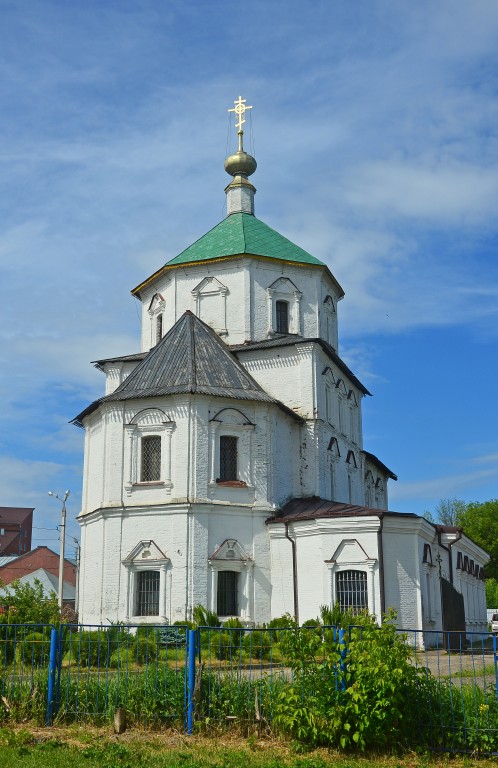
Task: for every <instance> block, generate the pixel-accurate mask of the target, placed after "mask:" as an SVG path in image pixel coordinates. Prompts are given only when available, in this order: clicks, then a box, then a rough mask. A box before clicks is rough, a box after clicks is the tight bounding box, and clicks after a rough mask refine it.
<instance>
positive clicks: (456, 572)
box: [74, 98, 488, 632]
mask: <svg viewBox="0 0 498 768" xmlns="http://www.w3.org/2000/svg"><path fill="white" fill-rule="evenodd" d="M248 108H249V107H248V106H246V105H245V102H244V100H242V99H240V98H239V100H238V101H237V102H235V109H234V110H232V111H235V112H236V115H237V116H238V123H237V128H238V150H237V151H236V152H235V153H234V154H233V155H231V156H230V157H228V158H227V160H226V161H225V170H226V171H227V173H228V174H229V175H230V177H231V180H230V183H229V184H228V186H227V187H226V189H225V192H226V197H227V215H226V218H224V219H223V221H221V222H220V223H219V224H217V225H216V226H215V227H214V228H213V229H211V230H210V231H209V232H207V234H205V235H203V236H202V237H201V238H200V239H199V240H197V241H196V242H195V243H193V244H192V245H190V246H188V247H187V248H186V249H185V250H184V251H183V252H182V253H180V254H179V255H178V256H176V257H175V258H173V259H171V260H170V261H169V262H167V263H166V264H165V265H164V266H162V267H160V268H159V269H158V270H157V271H156V272H154V274H152V275H151V276H150V277H148V278H146V279H145V280H144V281H143V282H142V283H140V285H138V286H137V287H136V288H135V289H134V290H133V291H132V293H133V295H134V296H135V297H136V299H137V300H138V301H140V303H141V306H142V339H141V351H140V352H137V353H135V354H127V355H121V356H119V357H110V358H107V359H105V360H99V361H97V362H96V366H97V367H98V368H99V369H100V370H101V371H102V372H103V373H104V374H105V377H106V385H105V395H104V396H103V397H102V398H101V399H99V400H97V401H95V402H94V403H92V404H91V405H89V406H88V407H87V408H86V409H85V410H84V411H83V412H82V413H80V414H79V415H78V416H77V417H76V418H75V419H74V423H75V424H77V425H78V426H81V427H83V428H84V430H85V461H84V478H83V501H82V510H81V513H80V515H79V517H78V520H79V524H80V526H81V566H80V573H79V606H78V608H79V620H80V622H82V623H86V624H103V623H108V622H109V621H110V622H118V621H120V622H126V623H154V624H166V623H173V622H175V621H181V620H185V619H189V618H191V616H192V610H193V608H194V606H196V605H197V604H202V605H203V606H205V607H206V608H208V609H209V610H211V611H214V612H216V613H217V614H218V616H219V617H220V618H221V620H224V619H227V618H229V617H238V618H239V619H240V620H241V621H242V622H243V623H244V624H245V625H247V626H253V625H254V624H261V623H263V622H268V621H269V620H270V619H271V618H273V617H277V616H281V615H282V614H284V613H287V612H288V613H289V614H291V615H293V616H295V617H296V618H297V620H298V621H299V622H303V621H305V620H307V619H310V618H314V617H316V616H318V615H319V612H320V606H321V605H324V604H325V605H331V604H334V603H338V604H339V605H340V606H341V607H342V608H352V609H353V610H354V611H358V610H360V609H368V610H369V611H370V612H371V613H373V614H375V615H376V616H377V617H378V619H379V620H380V619H381V616H382V614H383V613H384V612H385V611H386V610H387V609H388V608H389V607H394V608H395V609H396V610H397V612H398V623H399V625H400V626H402V627H403V628H407V629H408V628H413V629H415V628H418V629H424V630H426V631H430V630H433V631H434V632H437V631H441V630H442V629H460V630H461V629H466V631H467V632H471V631H473V632H481V631H485V630H486V628H487V623H486V604H485V593H484V581H483V568H484V566H485V564H486V563H487V561H488V556H487V554H486V553H485V552H484V551H483V550H482V549H481V548H480V547H478V546H477V545H476V544H475V543H473V542H472V541H471V540H470V539H469V538H468V537H466V536H465V534H464V533H463V531H462V530H461V529H458V528H449V527H445V526H438V525H433V524H432V523H430V522H428V521H427V520H425V519H424V518H422V517H419V516H417V515H414V514H402V513H398V512H391V511H388V482H389V480H396V476H395V474H394V473H393V472H392V471H391V470H390V469H389V468H388V467H386V466H385V464H383V462H382V461H381V460H379V459H378V458H377V457H376V456H374V455H373V454H372V453H370V452H368V451H367V450H365V449H364V448H363V440H362V410H361V409H362V398H363V397H365V396H367V395H369V394H370V393H369V392H368V390H367V389H366V387H365V386H364V385H363V384H362V383H361V382H360V381H359V380H358V378H357V377H356V376H355V375H354V373H353V372H352V371H351V370H350V369H349V368H348V366H347V365H346V364H345V363H344V362H343V360H342V359H341V357H340V355H339V345H338V318H337V313H338V306H339V302H340V301H341V299H342V298H343V296H344V292H343V290H342V288H341V286H340V284H339V283H338V281H337V280H336V278H335V277H334V275H333V274H332V273H331V271H330V269H329V268H328V266H327V265H326V264H324V263H323V262H321V261H319V260H318V259H317V258H315V257H314V256H312V255H311V254H309V253H307V252H306V251H305V250H303V249H302V248H301V247H300V246H298V245H295V244H294V243H292V242H290V241H289V240H288V239H287V238H285V237H283V236H282V235H280V234H279V233H278V232H276V231H275V230H273V229H271V228H270V227H269V226H268V225H267V224H265V223H263V221H261V220H260V219H258V218H256V216H255V214H254V195H255V192H256V190H255V187H254V186H253V184H252V182H251V181H250V176H251V175H252V174H253V173H254V171H255V170H256V161H255V159H254V158H253V157H252V156H251V155H250V154H248V153H246V152H245V151H244V149H243V129H242V125H243V123H244V122H245V120H244V113H245V110H246V109H248ZM192 215H195V211H193V212H192Z"/></svg>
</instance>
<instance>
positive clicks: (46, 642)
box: [15, 632, 50, 667]
mask: <svg viewBox="0 0 498 768" xmlns="http://www.w3.org/2000/svg"><path fill="white" fill-rule="evenodd" d="M49 656H50V637H47V635H46V634H44V633H43V632H30V633H29V634H27V635H25V636H24V638H23V639H22V641H20V642H18V643H17V645H16V653H15V659H16V662H17V663H18V664H23V665H25V666H28V667H29V666H32V667H41V666H45V665H47V664H48V661H49Z"/></svg>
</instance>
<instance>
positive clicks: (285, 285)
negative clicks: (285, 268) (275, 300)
mask: <svg viewBox="0 0 498 768" xmlns="http://www.w3.org/2000/svg"><path fill="white" fill-rule="evenodd" d="M267 290H268V291H276V292H277V293H288V294H291V295H292V294H296V293H297V294H299V296H301V291H300V290H299V288H298V287H297V285H296V284H295V283H293V282H292V280H289V278H288V277H279V278H278V279H277V280H275V282H273V283H272V284H271V285H269V286H268V288H267Z"/></svg>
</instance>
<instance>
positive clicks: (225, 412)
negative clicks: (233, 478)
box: [209, 408, 255, 488]
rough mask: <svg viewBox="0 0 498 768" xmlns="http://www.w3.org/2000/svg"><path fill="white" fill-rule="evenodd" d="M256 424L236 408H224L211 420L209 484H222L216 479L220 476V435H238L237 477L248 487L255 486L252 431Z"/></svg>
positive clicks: (214, 485) (213, 485)
mask: <svg viewBox="0 0 498 768" xmlns="http://www.w3.org/2000/svg"><path fill="white" fill-rule="evenodd" d="M254 428H255V425H254V424H252V423H251V422H250V421H249V419H248V418H247V417H246V416H245V415H244V414H243V413H242V412H241V411H238V410H237V409H235V408H223V409H222V410H221V411H219V412H218V413H217V414H216V416H214V418H212V419H211V420H210V422H209V485H210V486H212V487H216V486H219V485H221V483H217V482H216V481H217V480H218V478H219V477H220V437H221V436H223V435H227V436H232V437H237V438H238V441H237V475H238V477H237V479H238V480H239V481H240V482H242V483H245V485H246V487H248V488H252V487H253V478H252V456H251V454H252V450H251V442H252V441H251V433H252V432H253V430H254Z"/></svg>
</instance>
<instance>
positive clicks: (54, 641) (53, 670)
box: [45, 628, 59, 725]
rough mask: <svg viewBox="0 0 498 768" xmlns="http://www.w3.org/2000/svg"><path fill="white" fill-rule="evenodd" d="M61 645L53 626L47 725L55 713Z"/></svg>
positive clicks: (50, 722)
mask: <svg viewBox="0 0 498 768" xmlns="http://www.w3.org/2000/svg"><path fill="white" fill-rule="evenodd" d="M58 645H59V633H58V632H57V630H56V629H54V628H52V631H51V633H50V660H49V665H48V692H47V714H46V718H45V724H46V725H52V717H53V713H54V693H55V673H56V670H57V650H58Z"/></svg>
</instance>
